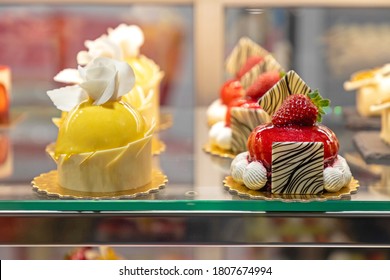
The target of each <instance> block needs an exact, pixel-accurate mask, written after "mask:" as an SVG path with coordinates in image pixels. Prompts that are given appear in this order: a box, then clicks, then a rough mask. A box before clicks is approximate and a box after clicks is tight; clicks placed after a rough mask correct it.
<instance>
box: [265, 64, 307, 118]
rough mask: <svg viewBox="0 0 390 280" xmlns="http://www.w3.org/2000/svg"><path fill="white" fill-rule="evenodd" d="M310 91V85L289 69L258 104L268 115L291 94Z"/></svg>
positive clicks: (271, 114)
mask: <svg viewBox="0 0 390 280" xmlns="http://www.w3.org/2000/svg"><path fill="white" fill-rule="evenodd" d="M310 91H311V89H310V87H309V86H308V85H307V84H306V83H305V82H304V81H303V80H302V79H301V77H299V75H298V74H297V73H295V71H293V70H291V71H289V72H287V74H286V75H284V76H283V78H281V79H280V80H279V82H277V83H276V84H275V85H274V86H273V87H272V88H271V89H270V90H269V91H267V92H266V93H265V94H264V95H263V97H261V98H260V99H259V105H260V106H261V108H263V110H264V111H266V112H267V113H268V114H269V115H270V116H273V114H274V113H275V112H276V111H277V110H278V109H279V107H280V106H281V105H282V103H283V102H284V100H286V98H287V97H289V96H290V95H292V94H305V95H307V94H308V93H309V92H310Z"/></svg>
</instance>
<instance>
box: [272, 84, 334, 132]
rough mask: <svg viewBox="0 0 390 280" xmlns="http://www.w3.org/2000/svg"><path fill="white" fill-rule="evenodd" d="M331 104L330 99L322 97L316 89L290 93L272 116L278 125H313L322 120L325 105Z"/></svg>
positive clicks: (273, 121)
mask: <svg viewBox="0 0 390 280" xmlns="http://www.w3.org/2000/svg"><path fill="white" fill-rule="evenodd" d="M328 105H329V100H326V99H322V97H321V95H320V94H319V92H318V91H317V90H316V91H314V92H311V93H309V95H308V96H306V95H304V94H293V95H290V96H289V97H288V98H287V99H286V100H285V101H284V102H283V104H282V106H280V108H279V109H278V111H276V113H275V114H274V116H273V117H272V123H273V124H274V125H276V126H286V125H300V126H313V125H314V124H315V122H316V121H318V122H320V121H321V118H322V114H324V111H323V107H326V106H328Z"/></svg>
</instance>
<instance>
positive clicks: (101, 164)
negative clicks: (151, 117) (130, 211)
mask: <svg viewBox="0 0 390 280" xmlns="http://www.w3.org/2000/svg"><path fill="white" fill-rule="evenodd" d="M79 71H80V72H81V76H82V77H84V78H83V79H84V80H83V81H82V82H81V83H80V84H78V85H75V86H70V87H65V88H61V89H57V90H53V91H49V92H48V95H49V97H50V98H51V99H52V101H53V102H54V104H55V105H56V106H57V108H59V109H61V110H68V113H67V114H66V115H65V118H64V120H63V121H62V122H61V124H60V126H59V132H58V138H57V141H56V145H55V156H54V158H55V160H56V163H57V170H58V183H59V184H60V185H61V186H62V187H64V188H66V189H71V190H74V191H82V192H118V191H123V190H128V189H135V188H138V187H141V186H144V185H146V184H148V183H150V182H151V179H152V150H151V139H152V131H153V125H150V124H148V123H147V122H146V121H145V120H144V117H143V116H142V115H141V113H140V112H139V111H138V110H136V109H134V108H133V107H131V106H130V105H129V104H128V103H126V102H124V101H121V98H122V96H123V95H125V94H126V93H128V92H129V91H130V90H131V88H132V87H133V86H134V73H133V71H132V69H131V67H130V66H129V65H128V64H127V63H125V62H119V61H115V60H112V59H107V58H97V59H94V60H92V61H91V62H90V63H88V64H87V65H86V66H85V67H84V68H82V67H80V68H79Z"/></svg>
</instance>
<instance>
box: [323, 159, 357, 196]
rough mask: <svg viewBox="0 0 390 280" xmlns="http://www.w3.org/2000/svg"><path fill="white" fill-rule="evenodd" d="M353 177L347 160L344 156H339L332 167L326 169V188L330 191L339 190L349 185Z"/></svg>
mask: <svg viewBox="0 0 390 280" xmlns="http://www.w3.org/2000/svg"><path fill="white" fill-rule="evenodd" d="M351 179H352V173H351V170H350V169H349V166H348V163H347V161H346V160H345V159H344V158H343V157H342V156H340V155H339V156H337V160H336V161H335V163H334V164H333V166H331V167H327V168H325V170H324V188H325V190H327V191H328V192H338V191H339V190H340V189H341V188H343V187H345V186H347V185H348V184H349V183H350V182H351Z"/></svg>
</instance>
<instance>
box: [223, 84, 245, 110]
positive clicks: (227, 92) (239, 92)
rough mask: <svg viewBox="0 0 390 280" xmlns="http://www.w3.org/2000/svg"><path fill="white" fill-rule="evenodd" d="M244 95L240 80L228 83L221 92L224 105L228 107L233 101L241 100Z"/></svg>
mask: <svg viewBox="0 0 390 280" xmlns="http://www.w3.org/2000/svg"><path fill="white" fill-rule="evenodd" d="M243 95H244V90H243V89H242V85H241V83H240V81H239V80H237V79H232V80H228V81H226V82H225V83H224V84H223V85H222V87H221V91H220V97H221V100H222V103H223V104H225V105H228V104H229V103H230V102H231V101H232V100H234V99H237V98H240V97H242V96H243Z"/></svg>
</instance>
